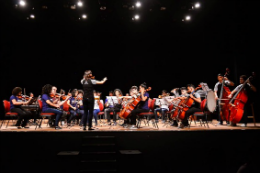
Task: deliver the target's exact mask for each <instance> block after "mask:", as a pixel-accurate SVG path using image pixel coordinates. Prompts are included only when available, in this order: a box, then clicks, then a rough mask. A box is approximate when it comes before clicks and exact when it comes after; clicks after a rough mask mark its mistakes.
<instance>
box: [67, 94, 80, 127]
mask: <svg viewBox="0 0 260 173" xmlns="http://www.w3.org/2000/svg"><path fill="white" fill-rule="evenodd" d="M77 96H78V90H77V89H73V90H72V92H71V97H70V99H68V101H67V104H68V106H69V112H70V117H69V119H68V121H67V125H68V126H71V121H72V120H73V119H74V118H75V117H76V116H77V113H78V111H77V110H78V100H77Z"/></svg>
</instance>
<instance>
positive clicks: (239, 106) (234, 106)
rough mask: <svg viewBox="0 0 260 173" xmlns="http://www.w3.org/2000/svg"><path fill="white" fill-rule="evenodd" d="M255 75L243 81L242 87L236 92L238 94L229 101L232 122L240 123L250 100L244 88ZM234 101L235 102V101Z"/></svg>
mask: <svg viewBox="0 0 260 173" xmlns="http://www.w3.org/2000/svg"><path fill="white" fill-rule="evenodd" d="M253 75H254V73H253ZM252 78H253V76H250V77H249V78H247V80H246V81H245V82H244V83H243V85H242V86H241V88H240V89H239V90H238V91H237V92H236V94H235V95H234V96H233V97H232V99H231V100H230V101H229V109H230V121H231V122H232V123H239V122H240V120H241V119H242V117H243V114H244V106H245V104H246V102H247V100H248V96H247V92H246V90H244V87H245V85H246V84H247V82H248V81H249V80H251V79H252ZM233 102H234V103H233Z"/></svg>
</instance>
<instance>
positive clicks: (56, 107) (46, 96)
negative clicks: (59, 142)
mask: <svg viewBox="0 0 260 173" xmlns="http://www.w3.org/2000/svg"><path fill="white" fill-rule="evenodd" d="M56 91H57V87H55V86H52V85H50V84H46V85H44V86H43V87H42V98H41V100H42V112H45V113H47V112H48V113H55V123H54V127H55V129H62V128H61V127H60V126H59V120H60V118H61V116H62V114H63V110H62V109H60V106H61V105H63V104H64V103H65V101H67V100H68V99H69V98H70V97H67V98H66V99H65V100H64V101H62V102H60V101H59V99H57V98H56V97H55V95H56Z"/></svg>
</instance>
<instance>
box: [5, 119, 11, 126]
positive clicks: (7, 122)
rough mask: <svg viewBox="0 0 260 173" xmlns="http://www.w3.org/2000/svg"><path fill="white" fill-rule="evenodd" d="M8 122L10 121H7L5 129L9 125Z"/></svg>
mask: <svg viewBox="0 0 260 173" xmlns="http://www.w3.org/2000/svg"><path fill="white" fill-rule="evenodd" d="M9 121H10V120H7V124H6V127H5V128H7V126H8V124H9Z"/></svg>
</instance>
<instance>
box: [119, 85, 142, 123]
mask: <svg viewBox="0 0 260 173" xmlns="http://www.w3.org/2000/svg"><path fill="white" fill-rule="evenodd" d="M137 95H138V87H137V86H132V87H131V88H130V89H129V96H132V97H134V98H137ZM132 101H133V99H125V102H124V104H125V106H126V105H127V104H130V103H131V102H132ZM129 125H130V117H129V118H127V119H125V120H124V123H123V124H121V126H123V127H124V128H127V127H128V126H129Z"/></svg>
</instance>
